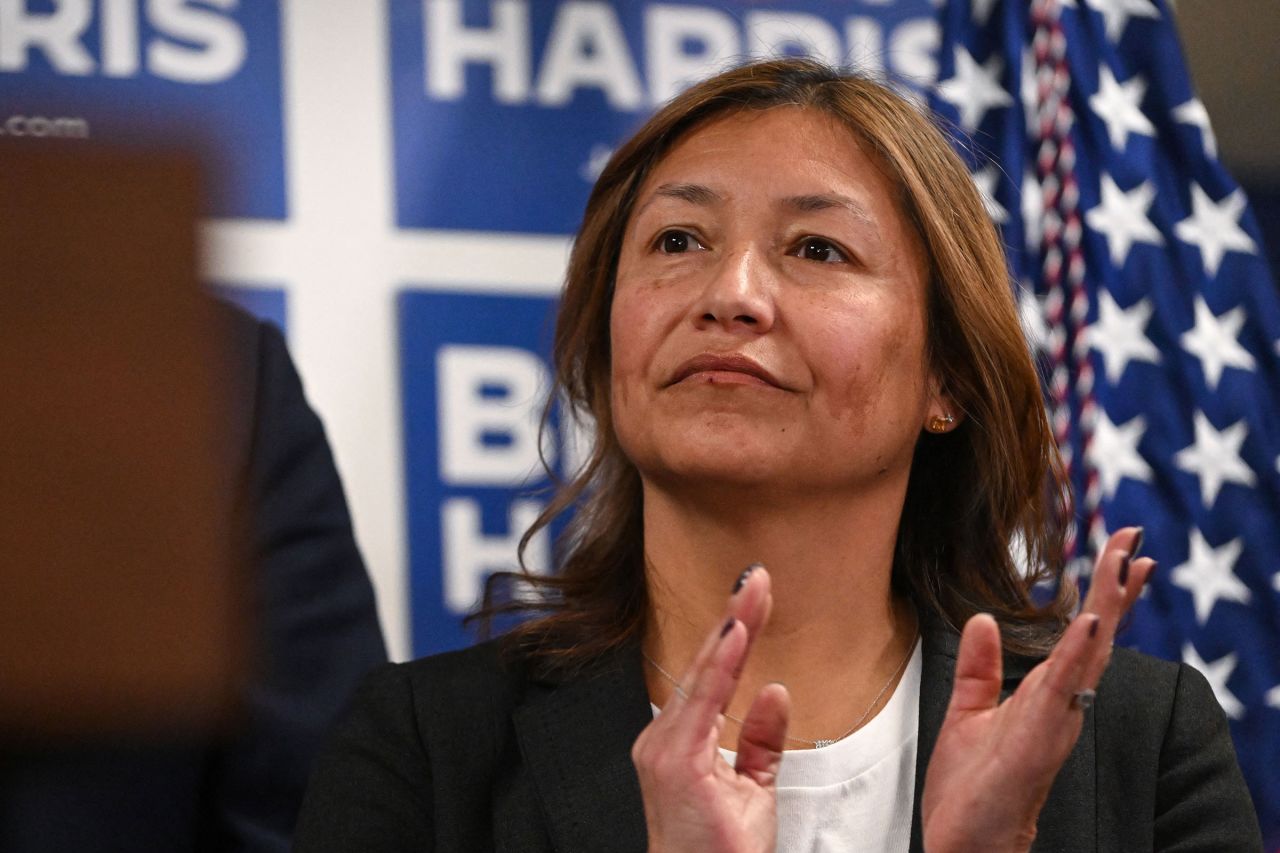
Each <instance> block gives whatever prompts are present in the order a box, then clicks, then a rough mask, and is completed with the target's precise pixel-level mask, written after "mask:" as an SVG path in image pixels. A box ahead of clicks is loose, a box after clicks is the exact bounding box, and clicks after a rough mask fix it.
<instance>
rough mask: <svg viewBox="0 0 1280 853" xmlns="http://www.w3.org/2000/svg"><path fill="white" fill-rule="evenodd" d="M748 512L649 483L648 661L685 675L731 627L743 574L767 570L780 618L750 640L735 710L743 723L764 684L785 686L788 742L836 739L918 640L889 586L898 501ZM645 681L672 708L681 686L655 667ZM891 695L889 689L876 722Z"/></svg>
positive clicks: (830, 502) (817, 500) (846, 500)
mask: <svg viewBox="0 0 1280 853" xmlns="http://www.w3.org/2000/svg"><path fill="white" fill-rule="evenodd" d="M745 503H749V502H744V501H742V500H741V499H740V496H739V499H737V500H732V501H728V500H726V501H723V502H722V501H715V500H710V501H708V500H687V499H681V498H679V497H677V496H674V495H672V494H670V493H668V492H665V491H663V490H660V489H657V488H652V487H650V486H649V485H648V484H646V489H645V505H644V506H645V512H644V522H645V525H644V526H645V556H646V561H647V569H646V571H647V575H648V577H647V579H648V585H649V598H650V608H651V609H650V616H649V620H648V625H647V630H646V636H645V643H644V647H645V648H644V650H645V653H646V654H647V655H648V656H649V657H650V658H652V660H654V661H656V662H657V663H658V664H659V665H660V666H661V667H662V668H663V669H665V670H667V671H668V672H670V673H672V674H674V675H675V676H676V677H679V676H680V674H681V673H683V671H684V669H685V668H686V667H687V666H688V665H689V663H690V662H691V661H692V660H693V657H694V655H695V654H696V652H697V649H698V647H699V646H700V645H701V643H702V642H703V640H704V639H705V637H706V635H707V633H708V632H709V631H711V630H713V628H714V626H717V625H719V624H720V623H721V622H722V621H723V619H724V614H725V607H726V604H727V601H728V598H729V595H730V592H731V590H732V588H733V584H734V581H735V580H736V579H737V577H738V576H739V574H741V572H742V570H743V569H744V568H745V567H746V566H747V565H749V564H751V563H755V562H759V563H763V564H764V565H765V566H766V567H767V568H768V570H769V575H770V578H771V579H772V591H773V609H772V614H771V616H770V619H769V623H768V625H767V626H766V627H765V628H764V630H763V631H762V632H761V633H760V635H759V636H757V637H755V638H754V639H753V643H752V649H751V654H750V656H749V658H748V660H747V663H746V666H745V667H744V669H743V673H742V678H741V681H740V686H739V689H738V692H737V694H736V695H735V696H734V699H733V701H732V702H731V703H730V705H729V709H728V712H729V714H731V715H733V716H737V717H741V716H743V715H744V714H745V713H746V710H747V708H748V707H749V706H750V703H751V699H752V698H753V697H754V695H755V693H756V692H757V691H758V690H759V689H760V688H761V687H762V686H763V685H765V684H766V683H768V682H770V681H781V682H782V683H784V684H785V685H787V688H788V690H789V691H790V693H791V698H792V725H791V730H790V731H791V733H792V734H794V735H797V736H799V737H802V738H807V739H813V740H816V739H818V738H828V737H834V736H836V735H838V734H840V733H842V732H843V731H844V730H845V729H846V728H847V727H848V726H849V725H851V724H852V723H853V722H854V721H856V720H857V719H858V718H859V716H861V715H862V713H863V712H864V711H865V710H867V708H868V706H869V705H870V704H871V703H872V701H873V699H875V697H876V696H877V694H879V693H880V692H881V690H882V688H883V687H884V685H885V684H886V681H891V680H892V679H893V677H894V674H895V672H896V671H897V670H898V669H899V665H900V664H901V662H902V660H903V657H904V656H905V655H906V654H907V652H908V651H909V650H910V648H911V645H912V643H913V642H914V639H915V635H916V622H915V613H914V611H913V609H912V607H911V606H910V604H909V603H908V602H907V601H905V600H904V599H902V598H900V597H895V596H894V595H893V593H892V591H891V588H890V574H891V570H892V565H893V551H894V543H895V541H896V536H897V519H898V517H899V513H900V512H901V495H900V494H899V495H898V496H897V499H896V500H895V499H894V497H893V496H891V495H890V496H886V495H884V494H883V493H881V494H878V495H874V496H865V499H862V500H859V499H855V498H850V497H848V496H839V497H829V496H828V497H809V498H806V499H804V500H800V499H794V498H793V499H791V500H786V501H782V500H769V501H767V502H766V501H763V500H762V501H759V502H756V503H754V504H753V505H751V506H744V504H745ZM725 507H728V509H725ZM646 678H647V681H648V684H649V687H650V696H651V697H652V698H653V699H654V700H655V702H657V703H658V704H659V705H661V704H663V703H664V702H665V700H666V699H667V698H668V697H669V695H670V693H671V690H672V685H671V684H670V683H669V682H668V681H667V680H666V679H665V677H664V676H662V675H661V673H660V672H659V671H657V670H656V668H654V667H649V670H648V671H647V672H646ZM832 685H842V688H841V689H838V690H833V689H832ZM891 694H892V690H891V689H890V690H885V691H884V696H883V697H882V698H881V700H880V701H879V702H876V703H875V705H876V706H877V707H875V708H872V713H870V714H868V715H867V719H871V718H872V717H874V715H875V712H877V711H878V710H879V706H882V705H883V704H884V701H885V700H886V699H887V697H888V696H889V695H891ZM736 738H737V731H736V727H735V726H733V725H732V724H730V726H728V727H727V728H726V732H725V739H724V740H723V741H722V745H723V746H728V747H731V748H732V746H733V744H734V743H735V742H736ZM799 745H800V744H798V743H796V742H791V743H789V746H791V747H796V746H799Z"/></svg>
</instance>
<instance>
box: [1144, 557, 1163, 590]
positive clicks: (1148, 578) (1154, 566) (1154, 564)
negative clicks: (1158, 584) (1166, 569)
mask: <svg viewBox="0 0 1280 853" xmlns="http://www.w3.org/2000/svg"><path fill="white" fill-rule="evenodd" d="M1158 568H1160V564H1159V563H1157V562H1156V561H1155V560H1152V561H1151V569H1150V571H1148V572H1147V576H1146V577H1145V578H1143V579H1142V585H1143V586H1146V585H1147V584H1149V583H1151V578H1152V577H1153V576H1154V575H1155V573H1156V569H1158Z"/></svg>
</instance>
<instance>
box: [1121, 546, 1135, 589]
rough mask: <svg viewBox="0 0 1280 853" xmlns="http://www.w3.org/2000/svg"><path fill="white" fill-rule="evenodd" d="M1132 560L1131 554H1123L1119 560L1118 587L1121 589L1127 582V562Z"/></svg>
mask: <svg viewBox="0 0 1280 853" xmlns="http://www.w3.org/2000/svg"><path fill="white" fill-rule="evenodd" d="M1131 562H1133V555H1132V554H1125V555H1124V559H1123V560H1121V561H1120V587H1121V588H1122V589H1123V588H1124V586H1125V584H1127V583H1129V564H1130V563H1131Z"/></svg>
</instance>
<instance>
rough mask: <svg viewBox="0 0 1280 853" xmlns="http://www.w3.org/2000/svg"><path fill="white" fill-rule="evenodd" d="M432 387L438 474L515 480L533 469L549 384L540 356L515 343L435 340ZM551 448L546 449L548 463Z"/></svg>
mask: <svg viewBox="0 0 1280 853" xmlns="http://www.w3.org/2000/svg"><path fill="white" fill-rule="evenodd" d="M436 387H437V388H438V389H439V394H440V398H439V399H440V408H439V417H440V479H441V480H443V481H444V482H445V483H447V484H449V485H452V486H520V485H523V484H524V483H525V482H526V481H527V480H529V479H530V478H531V477H534V476H536V475H537V474H538V472H539V466H540V462H539V460H538V423H539V419H540V418H541V414H542V405H543V400H544V398H545V395H546V394H547V393H548V391H549V390H550V388H551V377H550V375H549V372H548V370H547V368H546V365H545V364H544V362H543V361H542V359H541V358H539V357H538V356H537V355H535V354H534V353H532V352H530V351H528V350H525V349H520V348H517V347H496V346H465V345H457V344H454V345H446V346H442V347H440V349H439V350H438V352H437V356H436ZM554 452H555V448H554V447H553V446H548V447H547V448H546V451H545V453H546V456H547V462H548V464H554V462H555V459H554Z"/></svg>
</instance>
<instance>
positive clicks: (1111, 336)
mask: <svg viewBox="0 0 1280 853" xmlns="http://www.w3.org/2000/svg"><path fill="white" fill-rule="evenodd" d="M1150 320H1151V300H1150V299H1139V300H1138V301H1137V302H1135V303H1133V304H1132V305H1130V306H1129V307H1128V308H1121V307H1120V306H1119V305H1118V304H1116V301H1115V299H1114V298H1113V297H1112V296H1111V292H1110V291H1109V290H1106V289H1105V288H1099V289H1098V319H1097V320H1096V321H1095V322H1094V323H1093V325H1091V326H1089V327H1088V335H1089V346H1090V347H1092V348H1093V349H1096V350H1097V351H1098V352H1100V353H1101V354H1102V361H1103V364H1104V365H1106V370H1107V379H1108V380H1109V381H1110V382H1111V384H1113V385H1114V384H1116V383H1118V382H1119V381H1120V378H1121V377H1122V376H1123V375H1124V371H1125V368H1126V367H1128V366H1129V362H1130V361H1133V360H1135V359H1136V360H1138V361H1145V362H1148V363H1150V364H1159V363H1160V350H1159V349H1158V348H1157V347H1156V345H1155V344H1153V343H1152V342H1151V339H1150V338H1148V337H1147V323H1148V322H1150Z"/></svg>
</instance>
